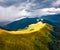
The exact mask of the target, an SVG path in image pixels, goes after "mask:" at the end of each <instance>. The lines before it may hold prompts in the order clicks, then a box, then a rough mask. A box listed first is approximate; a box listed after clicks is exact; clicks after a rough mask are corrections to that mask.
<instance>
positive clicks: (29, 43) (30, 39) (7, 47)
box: [0, 22, 60, 50]
mask: <svg viewBox="0 0 60 50" xmlns="http://www.w3.org/2000/svg"><path fill="white" fill-rule="evenodd" d="M52 32H53V27H52V26H51V25H49V24H47V23H43V22H38V23H36V24H31V25H29V26H28V27H26V28H25V29H22V30H17V31H7V30H3V29H0V50H60V45H59V46H58V45H57V42H58V40H56V38H55V37H54V36H53V35H52V34H51V33H52ZM57 46H58V47H57Z"/></svg>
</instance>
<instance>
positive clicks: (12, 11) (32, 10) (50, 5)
mask: <svg viewBox="0 0 60 50" xmlns="http://www.w3.org/2000/svg"><path fill="white" fill-rule="evenodd" d="M54 14H60V0H0V22H7V23H8V22H11V21H15V20H19V19H22V18H26V17H29V18H30V17H36V16H44V15H54Z"/></svg>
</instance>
